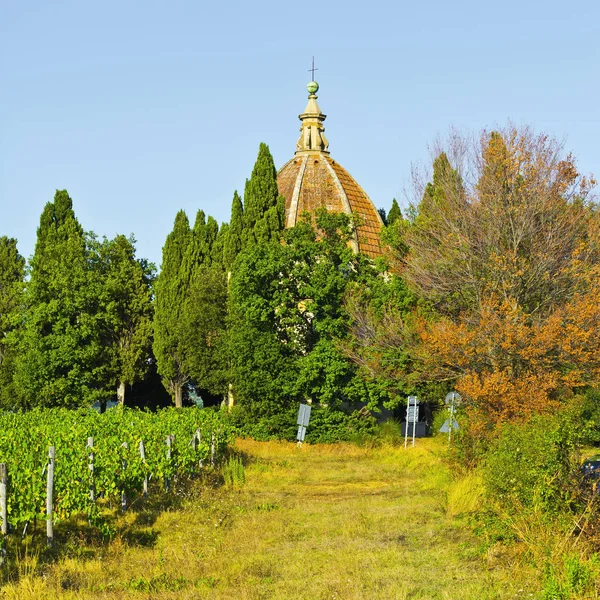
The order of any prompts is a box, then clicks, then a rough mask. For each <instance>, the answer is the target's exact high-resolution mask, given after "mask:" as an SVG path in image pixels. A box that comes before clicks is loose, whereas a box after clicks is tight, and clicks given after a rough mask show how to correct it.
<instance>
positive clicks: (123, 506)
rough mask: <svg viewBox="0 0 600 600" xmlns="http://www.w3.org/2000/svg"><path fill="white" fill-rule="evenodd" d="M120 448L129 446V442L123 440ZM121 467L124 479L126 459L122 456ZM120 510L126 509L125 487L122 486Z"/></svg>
mask: <svg viewBox="0 0 600 600" xmlns="http://www.w3.org/2000/svg"><path fill="white" fill-rule="evenodd" d="M121 448H125V450H127V449H128V448H129V444H128V443H127V442H123V443H122V444H121ZM121 467H122V468H123V479H125V471H126V469H127V461H126V460H125V459H124V458H123V459H122V462H121ZM121 510H123V511H125V510H127V494H126V493H125V487H123V489H122V490H121Z"/></svg>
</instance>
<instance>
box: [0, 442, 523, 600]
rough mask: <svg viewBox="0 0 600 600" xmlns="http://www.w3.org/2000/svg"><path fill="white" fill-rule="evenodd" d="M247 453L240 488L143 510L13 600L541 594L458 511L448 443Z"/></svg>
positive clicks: (8, 593)
mask: <svg viewBox="0 0 600 600" xmlns="http://www.w3.org/2000/svg"><path fill="white" fill-rule="evenodd" d="M238 450H239V451H240V452H241V453H243V455H244V457H245V461H246V484H245V485H244V486H242V487H241V488H239V489H235V490H232V489H228V488H222V487H215V488H210V489H207V488H206V487H204V488H200V487H198V489H197V490H196V491H195V492H194V491H192V495H191V497H189V498H188V499H183V500H182V504H181V506H180V507H179V508H177V509H173V510H170V511H167V512H162V513H160V514H154V513H153V512H152V511H150V510H140V511H139V512H136V511H131V512H130V513H129V514H128V515H127V516H126V517H125V518H124V521H123V523H122V524H121V525H120V527H121V534H120V535H119V536H118V538H117V539H116V540H115V541H113V542H112V543H111V544H110V545H109V546H108V547H106V546H104V547H99V548H96V549H94V548H92V549H91V550H90V548H89V545H88V546H86V545H85V544H83V545H81V546H80V547H78V546H77V544H74V545H73V548H72V550H71V551H70V552H67V553H66V555H65V556H63V557H62V558H61V559H60V560H59V561H58V563H57V564H56V565H54V566H53V567H51V568H50V569H49V570H48V571H47V572H46V573H45V576H44V577H43V578H41V577H39V576H38V575H32V576H31V577H24V578H22V579H21V581H20V582H19V583H16V584H13V585H9V586H6V587H5V588H4V596H3V597H6V598H19V599H23V600H25V599H27V598H48V599H51V598H55V597H56V598H107V599H109V598H110V599H117V598H130V597H132V598H152V599H167V598H168V599H171V598H173V599H175V598H177V599H178V600H179V599H188V598H190V599H191V598H215V599H220V598H228V599H229V598H232V599H236V600H242V599H259V598H264V599H271V598H274V599H277V598H289V599H300V598H306V599H309V600H319V599H333V598H340V599H344V600H345V599H348V600H353V599H358V598H361V599H362V598H364V599H369V600H371V599H378V598H381V599H386V600H392V599H396V598H397V599H408V598H423V599H431V600H435V599H438V598H440V599H452V600H455V599H456V600H460V599H467V598H468V599H477V600H486V599H492V598H499V599H503V598H515V597H522V598H527V597H532V590H530V589H524V588H525V587H526V586H523V585H522V583H521V582H520V581H519V577H517V576H516V574H515V573H514V572H506V571H504V570H502V569H500V568H495V569H490V568H488V566H487V565H486V564H485V562H484V560H483V559H482V558H481V557H480V556H479V555H478V553H477V552H475V551H474V546H475V545H476V544H477V540H476V539H475V538H474V537H473V536H472V534H471V533H470V532H469V531H468V530H467V529H466V528H465V527H464V526H462V525H461V522H460V521H457V520H454V519H451V518H450V517H449V516H448V512H449V510H448V501H447V497H448V494H447V491H448V489H449V486H450V485H451V479H450V475H449V473H448V471H447V470H446V468H445V466H444V465H443V462H442V461H441V459H440V458H439V455H440V453H441V445H440V443H439V442H437V441H436V440H423V441H420V442H419V443H418V447H416V448H414V449H412V448H409V449H408V450H407V451H405V450H404V449H397V448H393V449H389V448H388V449H376V450H373V449H363V448H358V447H356V446H351V445H335V446H318V447H311V446H306V445H305V446H304V447H303V448H302V449H298V448H297V447H296V446H295V445H294V444H287V443H271V442H270V443H258V442H251V441H239V442H238ZM100 553H101V554H104V556H102V557H101V556H99V554H100ZM25 562H26V561H24V564H25Z"/></svg>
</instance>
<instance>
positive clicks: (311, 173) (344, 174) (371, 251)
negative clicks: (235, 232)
mask: <svg viewBox="0 0 600 600" xmlns="http://www.w3.org/2000/svg"><path fill="white" fill-rule="evenodd" d="M313 69H314V64H313ZM314 70H316V69H314ZM306 89H307V90H308V94H309V95H308V104H307V105H306V108H305V109H304V112H303V113H302V114H300V115H299V118H300V121H301V123H302V125H301V128H300V132H301V135H300V139H299V140H298V142H297V143H296V153H295V154H294V157H293V158H292V159H291V160H289V161H288V162H287V163H286V164H285V165H283V167H281V169H280V170H279V172H278V173H277V187H278V189H279V193H280V194H281V195H282V196H284V198H285V219H286V223H285V226H286V227H294V226H295V225H296V223H297V222H298V219H299V217H300V216H301V215H302V214H303V213H304V212H307V211H308V212H309V213H314V212H315V211H316V210H317V209H319V208H325V209H327V210H328V211H330V212H343V213H346V214H348V215H350V216H352V217H354V218H355V223H356V226H355V229H354V232H353V236H352V239H351V240H350V242H349V243H350V245H351V247H352V249H353V250H354V251H355V252H359V251H360V252H362V253H364V254H366V255H367V256H370V257H372V258H375V257H377V256H380V255H381V246H380V241H379V232H380V230H381V227H382V226H383V221H382V220H381V216H380V215H379V213H378V212H377V209H376V208H375V206H374V205H373V203H372V202H371V200H370V198H369V196H367V194H366V193H365V191H364V190H363V189H362V187H360V185H359V184H358V183H357V182H356V181H355V180H354V178H353V177H352V176H351V175H350V174H349V173H348V171H346V169H344V168H343V167H342V166H341V165H340V164H339V163H337V162H336V161H335V160H333V159H332V158H331V156H330V155H329V142H328V141H327V138H326V137H325V127H324V125H323V122H324V121H325V119H326V115H324V114H323V113H322V112H321V109H320V107H319V105H318V104H317V96H316V92H317V91H318V90H319V84H318V83H317V82H316V81H314V71H313V80H312V81H311V82H310V83H309V84H308V85H307V86H306Z"/></svg>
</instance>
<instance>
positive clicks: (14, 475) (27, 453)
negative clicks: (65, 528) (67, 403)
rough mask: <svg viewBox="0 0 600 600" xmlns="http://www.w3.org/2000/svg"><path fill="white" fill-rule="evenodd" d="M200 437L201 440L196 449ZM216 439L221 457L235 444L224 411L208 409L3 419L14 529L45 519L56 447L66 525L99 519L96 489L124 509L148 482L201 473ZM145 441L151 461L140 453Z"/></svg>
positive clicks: (0, 438)
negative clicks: (51, 450) (75, 519)
mask: <svg viewBox="0 0 600 600" xmlns="http://www.w3.org/2000/svg"><path fill="white" fill-rule="evenodd" d="M197 432H200V437H201V440H200V441H199V442H197V443H196V444H193V443H191V440H192V439H193V438H195V436H196V435H197ZM213 433H214V434H215V444H216V451H217V452H218V453H219V455H222V453H223V451H224V450H225V448H226V447H227V445H228V444H229V443H230V442H231V441H232V437H231V436H232V430H231V428H230V426H229V425H228V424H227V423H226V422H225V420H224V419H223V416H222V415H221V414H220V413H217V412H214V411H209V410H201V409H195V408H190V409H184V410H177V409H165V410H162V411H159V412H157V413H144V412H140V411H135V410H129V409H114V410H110V411H108V412H106V413H105V414H103V415H101V414H99V413H96V412H93V411H90V410H79V411H69V410H64V409H50V410H48V409H45V410H41V409H34V410H32V411H29V412H27V413H6V412H4V413H0V462H6V463H7V465H8V466H7V468H8V474H9V492H8V519H9V523H10V524H11V525H12V526H14V527H22V526H23V524H24V523H26V522H28V521H32V520H33V519H34V518H39V519H43V518H44V510H45V497H46V496H45V494H46V482H45V477H44V476H43V475H44V472H45V465H46V463H47V456H48V447H49V446H50V445H54V446H55V447H56V460H55V484H54V488H55V518H56V519H57V520H62V519H66V518H68V517H69V516H70V515H72V514H76V513H79V512H83V513H88V514H90V516H94V517H95V516H97V515H96V511H97V507H96V506H94V505H92V504H91V502H90V486H91V485H92V484H93V486H94V489H95V491H96V494H97V495H102V496H103V498H104V499H105V500H106V501H109V502H113V503H118V502H119V501H120V497H121V493H122V492H125V493H126V495H127V497H128V498H129V499H130V501H131V500H133V498H134V497H135V496H136V495H139V494H140V493H141V490H142V485H143V481H144V478H145V477H149V478H152V479H153V480H163V479H165V478H172V477H173V476H175V475H177V474H179V475H181V476H191V475H193V474H195V473H197V472H198V465H199V461H202V462H203V464H204V465H208V463H209V460H210V455H211V443H212V434H213ZM168 435H174V436H175V438H174V442H173V451H172V457H171V459H170V460H169V459H168V458H167V453H166V444H165V440H166V437H167V436H168ZM88 437H93V439H94V447H93V454H94V471H93V478H92V472H91V471H90V469H89V467H88V464H89V449H88V448H87V446H86V444H87V439H88ZM195 439H197V438H195ZM142 441H143V443H144V447H145V455H146V458H145V460H143V459H142V458H141V456H140V451H139V446H140V442H142ZM124 444H125V445H124ZM123 465H125V468H123Z"/></svg>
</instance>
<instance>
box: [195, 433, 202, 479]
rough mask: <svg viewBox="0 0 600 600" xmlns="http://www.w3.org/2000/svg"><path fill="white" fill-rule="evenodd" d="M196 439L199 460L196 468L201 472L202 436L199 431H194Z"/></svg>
mask: <svg viewBox="0 0 600 600" xmlns="http://www.w3.org/2000/svg"><path fill="white" fill-rule="evenodd" d="M196 438H197V439H198V448H199V449H200V459H199V460H198V467H199V468H200V471H202V448H201V446H202V434H201V433H200V430H199V429H196Z"/></svg>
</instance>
